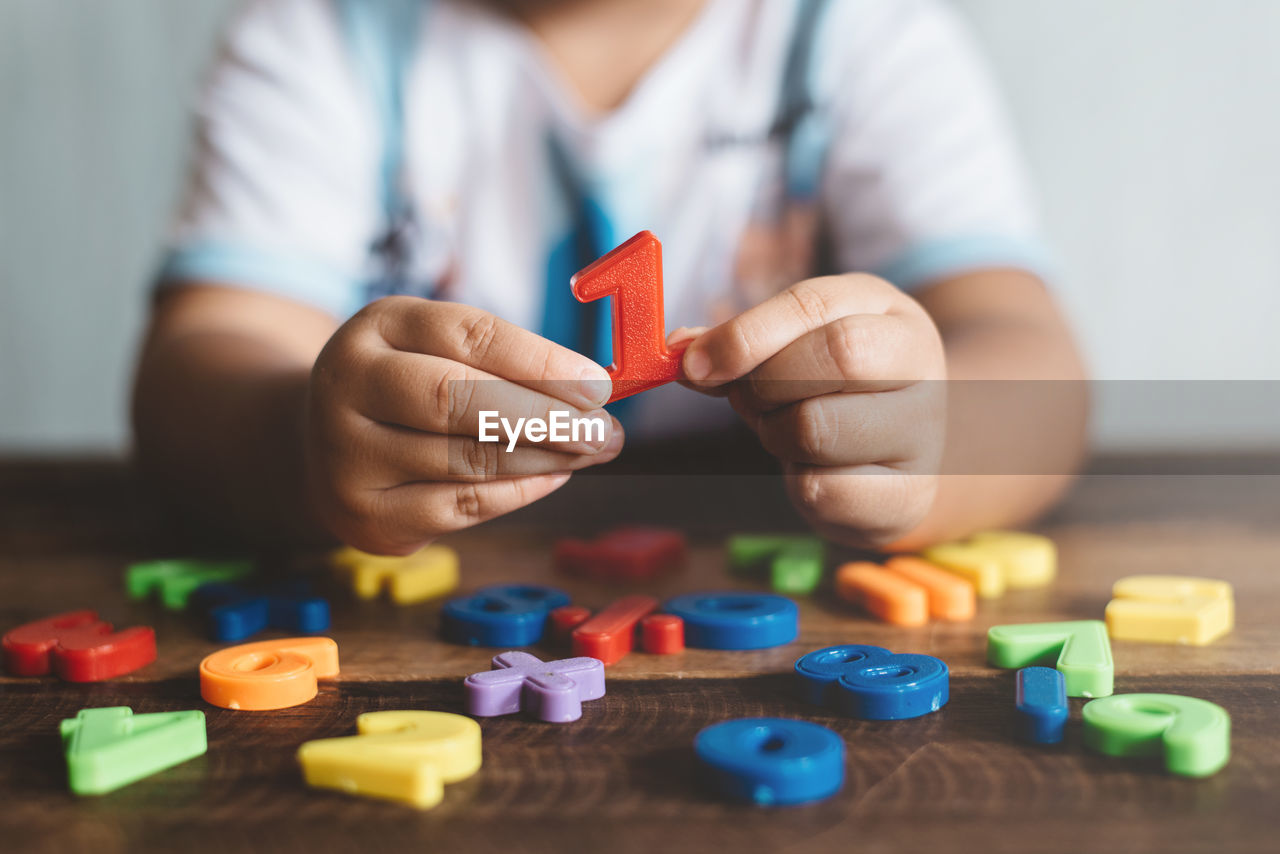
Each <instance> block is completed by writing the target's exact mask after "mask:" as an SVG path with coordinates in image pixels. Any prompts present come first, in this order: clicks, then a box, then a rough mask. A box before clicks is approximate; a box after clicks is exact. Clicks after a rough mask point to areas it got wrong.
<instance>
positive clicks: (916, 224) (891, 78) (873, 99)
mask: <svg viewBox="0 0 1280 854" xmlns="http://www.w3.org/2000/svg"><path fill="white" fill-rule="evenodd" d="M832 6H833V7H835V8H833V10H832V16H833V17H832V19H831V20H830V22H829V24H830V25H829V26H828V27H827V28H825V29H824V36H823V38H824V42H823V43H822V45H821V47H822V55H824V56H826V57H829V58H830V61H828V62H826V63H824V64H823V66H822V67H821V68H820V70H819V71H818V74H819V75H820V76H819V78H818V79H817V80H816V81H815V84H814V85H815V88H818V89H819V90H820V91H825V92H827V93H828V94H827V98H826V100H827V101H828V102H829V104H830V113H829V122H830V128H831V131H830V132H831V134H832V137H831V142H830V145H829V149H828V159H827V162H826V166H825V169H826V175H825V180H824V182H823V191H822V192H823V200H822V201H823V207H824V210H825V212H826V214H827V217H828V221H829V222H830V224H831V228H832V237H833V240H834V252H835V258H834V260H835V261H836V262H837V264H838V265H839V267H840V269H842V270H848V271H861V272H872V273H876V274H878V275H880V276H883V277H884V278H886V279H888V280H889V281H891V282H893V283H894V284H897V285H898V286H899V287H902V288H904V289H908V290H909V289H911V288H914V287H919V286H921V285H924V284H927V283H929V282H930V281H934V280H937V279H940V278H943V277H946V276H949V275H954V274H958V273H963V272H966V271H970V270H975V269H982V268H990V267H1018V268H1025V269H1029V270H1031V271H1033V272H1036V273H1038V274H1040V275H1042V276H1043V275H1047V274H1048V272H1049V271H1048V268H1049V266H1050V265H1049V261H1048V256H1047V252H1046V251H1045V248H1044V246H1043V244H1042V242H1041V240H1040V238H1039V236H1038V227H1037V224H1036V221H1035V214H1034V209H1033V202H1032V199H1031V194H1030V191H1029V184H1028V181H1027V178H1026V175H1025V170H1024V167H1023V164H1022V162H1021V159H1020V155H1019V152H1018V150H1017V146H1016V144H1015V140H1014V135H1013V133H1012V129H1011V127H1010V124H1009V121H1008V119H1007V117H1006V115H1005V113H1004V109H1003V104H1002V102H1001V99H1000V97H999V95H998V93H997V91H996V88H995V86H994V84H993V82H992V80H991V77H990V75H989V74H988V71H987V69H986V67H985V66H984V64H983V61H982V59H981V57H980V55H979V51H978V50H977V46H976V45H975V44H974V42H973V39H972V37H971V35H970V33H969V32H968V31H967V29H966V28H965V26H964V25H963V23H962V22H961V21H960V20H959V19H958V17H957V15H956V14H955V13H954V12H953V11H952V10H951V9H950V8H948V7H946V6H945V5H943V4H941V3H939V2H936V0H894V2H884V0H880V2H874V1H873V0H864V2H854V3H847V4H846V3H835V4H832Z"/></svg>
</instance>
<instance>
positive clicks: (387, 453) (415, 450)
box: [363, 424, 623, 484]
mask: <svg viewBox="0 0 1280 854" xmlns="http://www.w3.org/2000/svg"><path fill="white" fill-rule="evenodd" d="M363 444H364V447H365V448H367V452H366V459H369V460H375V461H376V464H377V465H379V466H380V467H382V468H383V469H384V471H383V472H382V475H383V476H382V478H381V479H380V481H379V482H381V483H391V484H402V483H411V482H415V481H456V482H476V481H486V480H495V479H498V478H511V477H527V476H529V475H535V474H551V473H554V472H564V471H577V470H579V469H584V468H587V467H589V466H595V465H600V464H602V463H607V462H609V461H610V460H612V459H614V458H615V457H617V456H618V453H619V452H620V451H621V450H622V444H623V432H622V428H621V425H618V427H617V429H616V430H615V431H614V433H613V438H612V439H611V440H610V442H609V444H608V445H606V446H605V447H604V448H603V449H601V450H600V451H599V452H598V453H595V454H573V453H563V452H560V451H556V450H552V449H551V448H549V447H538V446H534V447H517V448H515V449H514V450H511V451H508V450H507V444H506V442H505V441H502V442H478V441H476V440H475V439H473V438H469V437H463V436H441V435H438V434H435V433H419V432H418V431H416V430H406V429H405V428H403V427H394V426H389V425H385V424H374V425H372V428H371V429H370V430H369V431H368V432H367V433H366V435H365V437H364V440H363Z"/></svg>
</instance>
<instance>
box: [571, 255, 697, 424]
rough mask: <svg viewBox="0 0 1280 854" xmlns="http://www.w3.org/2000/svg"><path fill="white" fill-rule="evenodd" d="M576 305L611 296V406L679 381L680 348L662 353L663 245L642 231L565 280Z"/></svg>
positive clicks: (665, 337) (664, 341) (664, 344)
mask: <svg viewBox="0 0 1280 854" xmlns="http://www.w3.org/2000/svg"><path fill="white" fill-rule="evenodd" d="M569 286H570V287H571V288H572V289H573V296H574V298H575V299H577V300H578V302H595V301H596V300H598V299H604V298H605V297H613V364H612V365H610V366H609V376H610V378H611V379H612V380H613V396H612V397H610V398H609V402H610V403H612V402H613V401H615V400H618V399H620V398H624V397H630V396H631V395H633V394H638V393H639V392H642V391H646V390H648V389H651V388H656V387H658V386H660V385H665V384H666V383H669V382H671V381H672V380H674V379H677V378H678V377H679V376H680V357H681V356H683V355H684V348H683V347H681V348H679V349H677V350H675V351H672V350H668V349H667V343H666V342H667V333H666V326H665V325H664V324H663V320H662V244H661V243H659V242H658V238H656V237H654V236H653V234H652V232H648V231H642V232H640V233H639V234H637V235H636V236H635V237H633V238H631V239H630V240H628V241H627V242H626V243H624V244H622V245H621V246H619V247H618V248H617V249H614V250H613V251H612V252H610V253H609V254H608V255H605V256H604V257H603V258H601V259H599V260H598V261H596V262H595V263H593V264H591V265H590V266H588V267H587V268H586V269H584V270H581V271H580V272H579V273H578V274H577V275H576V276H574V277H573V278H572V279H571V280H570V281H569Z"/></svg>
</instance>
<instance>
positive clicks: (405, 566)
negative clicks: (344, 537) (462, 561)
mask: <svg viewBox="0 0 1280 854" xmlns="http://www.w3.org/2000/svg"><path fill="white" fill-rule="evenodd" d="M331 561H332V562H333V564H334V566H336V567H338V568H339V569H341V570H343V571H345V573H346V574H347V577H348V578H349V579H350V581H351V587H352V589H353V590H354V591H355V594H356V595H357V596H359V597H360V598H361V599H373V598H374V597H376V596H377V595H378V594H379V593H380V592H381V591H382V589H383V588H384V587H385V588H387V590H388V591H389V592H390V593H391V601H392V602H395V603H396V604H397V605H412V604H413V603H415V602H423V601H425V600H427V599H434V598H435V597H437V596H443V595H444V594H446V593H450V592H452V591H453V590H454V588H456V587H457V586H458V553H457V552H455V551H454V550H453V549H451V548H449V547H448V546H441V545H431V546H427V547H426V548H423V549H419V550H418V551H416V552H414V553H413V554H411V555H406V556H404V557H383V556H381V555H372V554H367V553H365V552H362V551H359V550H357V549H353V548H351V547H350V546H348V547H346V548H343V549H339V550H338V551H337V552H335V553H334V554H333V557H332V558H331Z"/></svg>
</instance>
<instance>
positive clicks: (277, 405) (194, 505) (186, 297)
mask: <svg viewBox="0 0 1280 854" xmlns="http://www.w3.org/2000/svg"><path fill="white" fill-rule="evenodd" d="M241 299H245V300H247V299H256V298H252V297H249V296H244V297H240V296H239V295H233V294H219V293H218V292H215V291H212V290H211V291H209V292H207V293H204V294H202V293H200V292H192V293H191V294H183V295H181V296H180V297H177V298H176V299H173V300H171V301H169V303H167V304H166V305H164V306H163V307H162V308H160V309H158V310H157V314H156V318H155V319H154V320H153V323H152V328H151V330H150V333H149V334H148V337H147V341H146V344H145V346H144V349H143V353H142V356H141V359H140V361H139V365H138V370H137V376H136V381H135V387H134V400H133V420H134V437H135V455H136V458H137V463H138V465H139V468H140V469H141V471H142V472H143V474H144V476H145V477H146V479H147V480H148V482H149V484H150V485H151V486H152V487H153V488H154V489H155V491H156V492H158V493H159V494H160V495H161V496H162V497H163V498H164V500H165V501H166V503H167V505H168V506H170V507H173V508H174V509H177V510H179V511H180V512H182V513H184V514H186V515H188V516H189V517H190V518H193V519H196V520H198V521H199V522H200V523H201V524H202V525H203V526H208V527H214V528H218V529H224V530H227V531H229V532H230V533H233V534H236V535H239V536H244V537H247V538H251V539H258V538H262V537H264V536H271V537H273V538H276V537H286V538H289V539H294V540H296V539H298V538H300V537H303V538H312V537H315V536H317V534H318V533H319V529H318V526H317V525H316V524H315V522H314V521H313V519H312V517H311V513H310V511H309V510H308V506H307V501H306V495H307V491H306V489H305V488H304V484H303V480H304V464H303V460H304V457H303V443H302V437H303V418H304V407H305V402H306V395H307V387H308V381H309V373H310V368H311V363H312V361H314V357H313V356H312V355H311V353H312V351H313V350H314V349H315V348H316V345H315V344H314V343H311V342H299V341H298V340H296V339H289V338H287V337H286V338H284V339H283V340H281V341H279V342H277V341H274V340H272V338H271V337H269V336H268V335H266V334H264V331H263V329H262V325H265V324H268V323H271V322H272V317H271V315H272V309H273V308H275V307H276V306H274V305H273V304H271V303H269V302H268V303H263V304H254V305H251V306H250V305H232V304H231V300H236V301H237V302H238V301H239V300H241ZM246 308H248V309H250V310H249V311H248V312H246V311H244V309H246ZM243 316H249V317H252V318H254V319H253V320H252V321H249V322H241V321H239V320H238V319H237V318H240V317H243ZM277 319H280V318H277ZM322 328H323V327H322Z"/></svg>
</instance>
